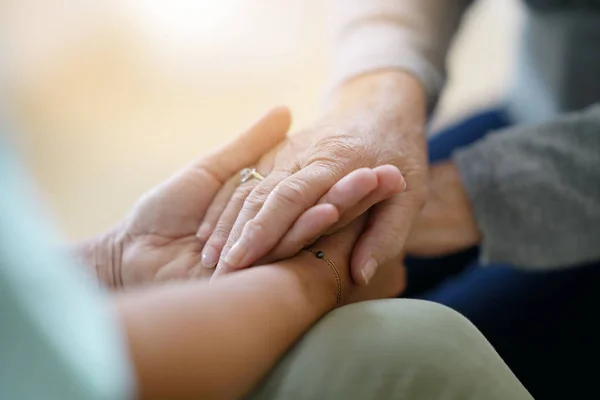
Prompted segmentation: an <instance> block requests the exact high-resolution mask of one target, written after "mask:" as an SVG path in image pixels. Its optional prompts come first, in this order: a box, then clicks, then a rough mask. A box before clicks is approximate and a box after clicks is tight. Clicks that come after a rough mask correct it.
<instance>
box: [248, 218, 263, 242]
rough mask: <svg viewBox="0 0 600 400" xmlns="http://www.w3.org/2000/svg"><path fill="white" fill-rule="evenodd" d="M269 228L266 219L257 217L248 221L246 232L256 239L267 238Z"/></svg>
mask: <svg viewBox="0 0 600 400" xmlns="http://www.w3.org/2000/svg"><path fill="white" fill-rule="evenodd" d="M268 229H269V227H268V226H267V223H266V222H265V221H264V220H262V219H259V218H255V219H252V220H250V221H248V222H247V223H246V226H245V227H244V234H247V235H248V237H249V238H252V239H254V240H258V239H266V237H265V235H266V233H267V231H268Z"/></svg>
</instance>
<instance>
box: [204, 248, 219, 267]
mask: <svg viewBox="0 0 600 400" xmlns="http://www.w3.org/2000/svg"><path fill="white" fill-rule="evenodd" d="M217 261H219V255H218V254H217V252H216V251H215V249H213V248H212V247H210V246H207V247H205V248H204V250H202V266H204V267H205V268H214V267H216V266H217Z"/></svg>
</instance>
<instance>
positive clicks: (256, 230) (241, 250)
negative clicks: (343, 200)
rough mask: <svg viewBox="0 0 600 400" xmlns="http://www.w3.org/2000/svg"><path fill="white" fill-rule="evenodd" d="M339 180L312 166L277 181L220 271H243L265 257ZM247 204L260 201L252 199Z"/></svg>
mask: <svg viewBox="0 0 600 400" xmlns="http://www.w3.org/2000/svg"><path fill="white" fill-rule="evenodd" d="M340 178H341V177H340V176H337V174H336V173H335V172H334V171H333V170H332V168H331V167H330V166H328V165H323V164H311V165H309V166H307V167H306V168H303V169H301V170H300V171H298V172H296V173H295V174H293V175H292V176H290V177H288V178H286V179H285V180H283V181H282V182H280V183H279V184H278V185H277V186H276V187H275V188H274V189H273V191H271V192H270V193H269V194H268V196H267V198H266V200H265V202H264V205H263V206H262V208H261V209H260V211H258V214H256V216H255V217H254V218H253V219H251V220H250V221H248V222H247V223H245V225H244V227H243V230H242V233H241V235H240V237H239V239H238V240H237V241H236V242H235V244H234V245H233V247H231V250H229V252H228V253H227V254H226V255H225V260H224V263H223V268H227V269H230V270H233V269H239V268H243V267H245V266H249V265H252V264H253V263H254V262H256V261H257V260H258V259H259V258H261V257H263V256H265V255H266V254H267V253H268V252H269V251H270V250H272V249H273V248H274V247H275V245H276V244H277V243H278V242H279V240H280V239H281V238H282V237H283V235H284V234H285V233H286V232H287V231H288V230H289V229H290V227H291V226H292V224H293V223H294V222H295V221H296V220H297V219H298V217H299V216H300V215H301V214H302V213H303V212H304V211H306V210H307V209H308V208H310V207H312V206H313V205H315V204H316V203H317V201H318V200H319V199H320V198H321V196H323V195H324V194H325V192H327V191H328V190H329V189H330V188H331V187H332V186H333V185H334V184H335V183H336V182H337V181H338V180H339V179H340ZM259 195H264V193H259ZM247 202H250V203H252V202H258V203H260V200H258V201H257V199H256V198H254V196H251V197H249V198H248V200H247Z"/></svg>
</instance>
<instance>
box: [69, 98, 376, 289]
mask: <svg viewBox="0 0 600 400" xmlns="http://www.w3.org/2000/svg"><path fill="white" fill-rule="evenodd" d="M289 125H290V114H289V111H288V110H287V109H285V108H276V109H274V110H272V111H271V112H270V113H268V114H267V115H266V116H264V117H263V118H262V119H261V120H259V121H258V122H257V123H256V124H255V125H253V126H252V127H251V128H249V129H248V130H247V131H246V132H244V133H242V134H241V135H240V136H238V137H237V138H236V139H235V140H233V141H232V142H230V143H229V144H227V145H225V146H224V147H222V148H221V149H219V150H217V151H215V152H213V153H211V154H209V155H207V156H204V157H201V158H199V159H197V160H195V161H194V162H192V163H191V164H189V165H188V166H187V167H186V168H184V169H183V170H182V171H180V172H179V173H177V174H175V175H174V176H173V177H172V178H171V179H169V180H167V181H166V182H164V183H163V184H161V185H159V186H158V187H156V188H154V189H153V190H151V191H150V192H149V193H147V194H146V195H144V196H143V197H142V198H141V199H140V201H138V203H137V204H136V205H135V207H134V208H133V210H132V212H131V213H130V215H129V216H128V217H127V218H126V219H125V220H124V221H123V222H122V223H120V224H119V225H118V226H117V227H116V228H115V229H113V230H112V231H110V232H109V233H108V234H105V235H101V236H100V237H97V238H94V239H92V240H90V241H88V242H85V243H83V244H81V245H79V248H78V251H79V253H80V255H82V256H83V258H84V261H86V262H87V264H88V265H90V266H91V267H92V268H94V269H95V272H96V273H97V275H98V277H99V278H100V280H101V281H102V282H103V283H104V284H106V285H107V286H111V287H127V286H131V285H135V284H141V283H148V282H152V281H164V280H174V279H186V278H188V277H190V276H191V277H200V278H201V277H209V276H210V275H212V270H210V269H206V268H202V267H200V259H201V250H202V247H203V245H204V242H202V241H201V240H198V238H197V230H198V225H199V224H200V222H201V221H203V220H206V219H207V218H210V215H211V213H214V212H215V210H214V208H211V207H209V206H210V205H211V203H212V202H213V201H216V202H217V203H218V198H220V197H225V198H226V199H228V198H229V196H231V194H232V192H233V191H234V189H235V187H236V186H237V184H238V183H239V180H240V175H239V172H240V170H241V169H242V168H243V167H244V166H246V165H252V164H254V163H256V162H257V161H258V159H259V158H260V157H261V156H263V155H264V154H265V153H267V152H269V151H270V150H271V149H272V148H274V147H275V146H276V145H277V144H279V143H281V142H282V141H283V140H284V139H285V135H286V132H287V130H288V128H289ZM377 185H378V179H377V174H376V172H374V171H373V170H371V169H359V170H356V171H353V172H352V173H350V174H349V175H348V176H347V177H346V178H345V179H342V180H341V181H340V182H338V184H336V185H334V187H333V188H332V190H331V191H330V193H329V196H330V197H331V198H332V199H334V200H336V199H337V200H336V201H340V202H341V203H343V204H346V205H347V206H348V207H350V206H352V205H354V203H355V202H359V201H361V200H362V199H363V197H365V196H367V195H368V194H369V193H370V192H371V191H372V190H374V189H375V188H376V187H377ZM348 192H352V193H353V194H354V196H352V197H346V196H345V194H346V193H348ZM340 196H342V197H344V198H342V199H340ZM338 218H339V215H338V210H337V209H336V208H335V207H333V206H332V205H330V204H321V205H318V206H316V207H312V208H311V209H309V210H307V211H306V213H304V214H303V215H302V216H301V218H300V219H299V229H297V230H294V231H290V232H289V233H288V234H287V235H286V236H285V237H284V242H286V243H288V244H289V245H291V246H295V247H297V248H301V247H303V246H304V245H305V244H306V241H307V240H306V239H305V237H306V235H308V236H310V235H316V232H318V231H320V230H321V229H323V226H329V225H331V224H333V223H334V222H335V221H337V220H338ZM275 223H276V222H275Z"/></svg>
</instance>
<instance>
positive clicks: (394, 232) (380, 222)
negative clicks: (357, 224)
mask: <svg viewBox="0 0 600 400" xmlns="http://www.w3.org/2000/svg"><path fill="white" fill-rule="evenodd" d="M423 203H424V200H423V201H422V200H421V197H420V195H419V194H417V195H415V194H414V193H403V194H400V195H396V196H394V197H392V198H391V199H389V200H386V201H384V202H382V203H380V204H378V205H377V206H375V207H373V209H372V211H371V215H370V218H369V222H368V224H367V228H366V229H365V231H364V233H363V234H362V235H361V237H360V239H359V240H358V242H357V244H356V247H355V248H354V252H353V254H352V264H351V267H352V278H353V280H354V282H355V283H357V284H364V285H366V284H368V283H369V281H370V280H371V278H372V277H373V275H375V272H376V270H377V267H378V266H379V265H382V264H383V263H385V262H387V261H390V260H392V259H393V258H395V257H398V256H399V255H400V253H401V252H402V248H403V247H404V243H405V242H406V238H407V236H408V232H409V231H410V227H411V225H412V223H413V221H414V219H415V218H416V216H417V215H418V213H419V212H420V210H421V207H422V205H423Z"/></svg>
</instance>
